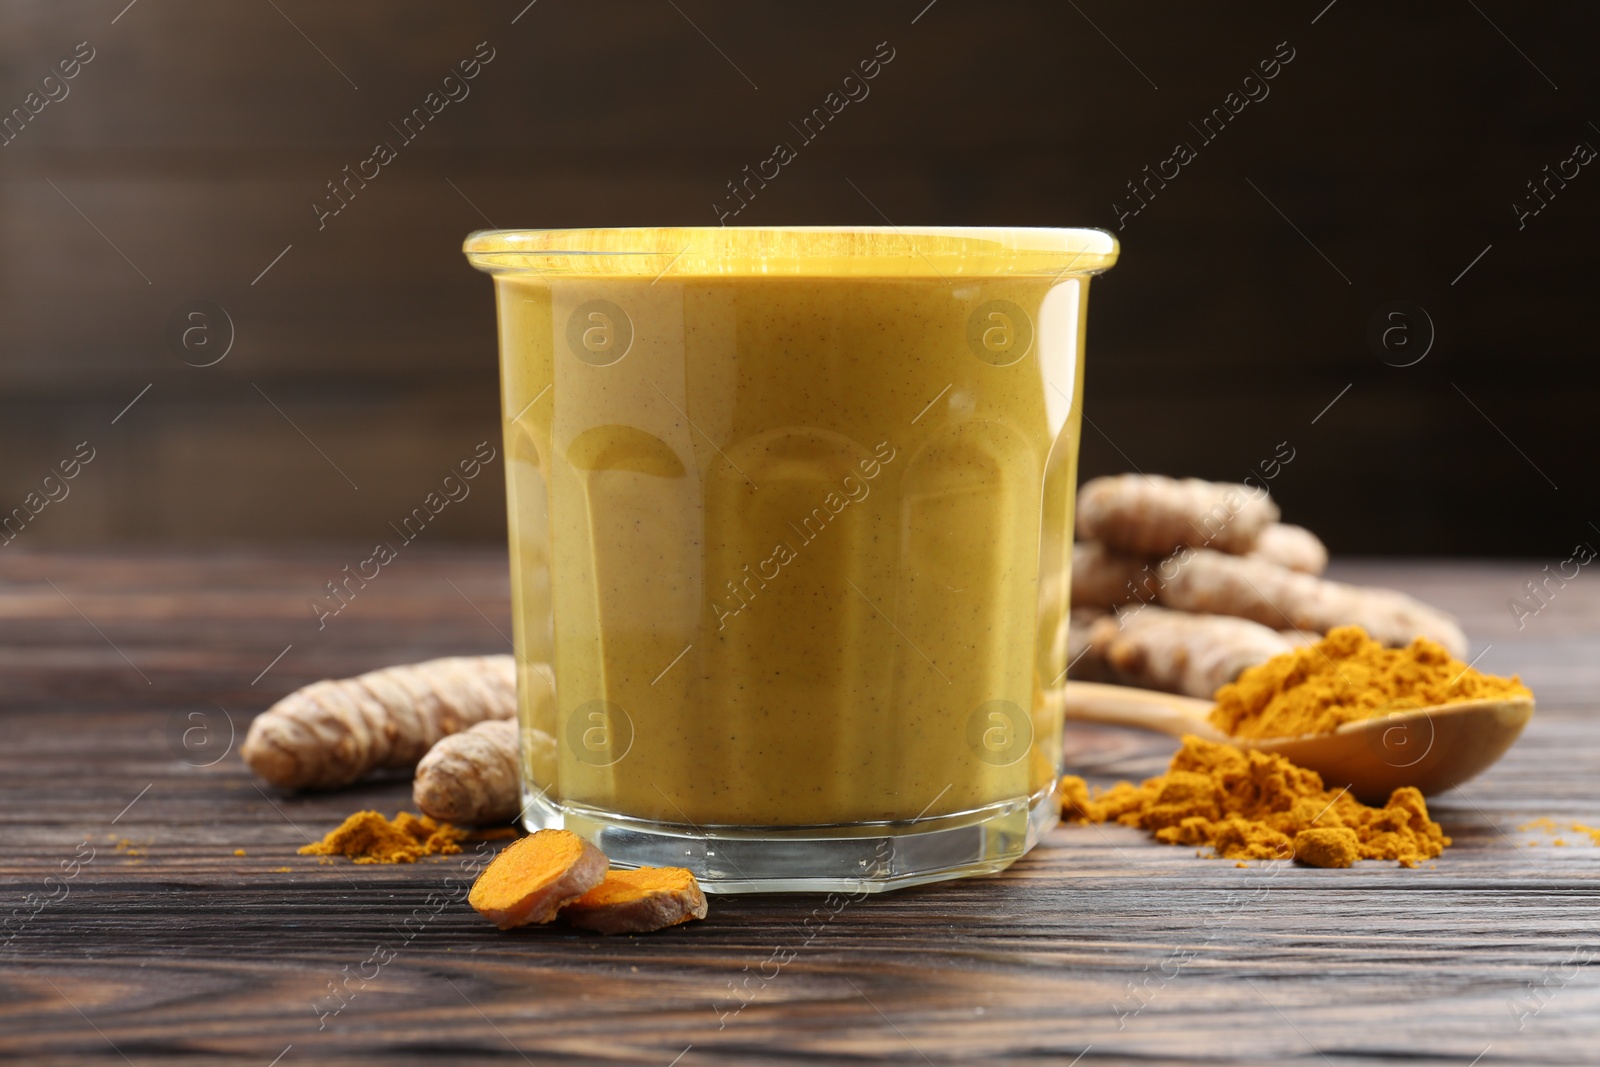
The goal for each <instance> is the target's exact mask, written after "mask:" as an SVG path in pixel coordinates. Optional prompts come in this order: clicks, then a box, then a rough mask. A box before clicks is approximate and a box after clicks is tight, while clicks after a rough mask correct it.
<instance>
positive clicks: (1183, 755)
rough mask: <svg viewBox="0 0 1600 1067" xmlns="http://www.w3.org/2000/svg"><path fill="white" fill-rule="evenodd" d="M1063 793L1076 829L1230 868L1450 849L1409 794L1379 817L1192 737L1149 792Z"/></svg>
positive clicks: (1304, 774) (1260, 759)
mask: <svg viewBox="0 0 1600 1067" xmlns="http://www.w3.org/2000/svg"><path fill="white" fill-rule="evenodd" d="M1061 786H1062V797H1063V809H1064V811H1063V813H1064V814H1065V815H1066V817H1067V818H1069V819H1075V820H1077V821H1080V822H1108V821H1111V820H1115V821H1117V822H1119V823H1122V824H1123V825H1125V826H1138V827H1143V828H1144V829H1146V830H1150V831H1152V832H1154V834H1155V836H1156V840H1157V841H1161V842H1163V843H1164V844H1169V845H1191V846H1193V845H1209V846H1210V847H1211V848H1212V850H1213V851H1214V853H1215V855H1216V856H1217V857H1222V858H1227V859H1234V860H1249V859H1290V858H1293V859H1296V860H1298V861H1299V862H1301V863H1305V864H1308V865H1310V866H1314V867H1348V866H1350V865H1351V864H1352V863H1354V862H1355V861H1356V860H1363V859H1386V860H1395V861H1397V862H1398V863H1399V864H1400V865H1401V866H1402V867H1415V866H1416V865H1417V863H1418V862H1419V861H1421V860H1426V859H1432V858H1433V857H1435V856H1437V855H1439V854H1440V853H1441V852H1443V851H1444V848H1445V846H1446V845H1448V844H1450V838H1448V837H1446V836H1445V834H1444V831H1443V830H1442V828H1441V827H1440V826H1439V824H1438V823H1436V822H1434V821H1432V820H1431V819H1429V818H1428V806H1427V803H1426V802H1425V801H1424V800H1423V799H1422V794H1421V793H1419V792H1418V791H1417V790H1416V789H1414V788H1412V787H1410V786H1406V787H1404V788H1401V789H1396V790H1395V791H1394V794H1393V795H1392V796H1390V798H1389V803H1388V804H1387V805H1386V806H1384V807H1382V808H1372V807H1368V806H1367V805H1365V804H1363V803H1361V802H1360V801H1359V800H1357V799H1356V798H1355V797H1353V796H1351V795H1350V793H1349V792H1348V791H1347V790H1344V789H1340V790H1338V791H1336V792H1329V791H1328V790H1326V789H1325V788H1324V787H1323V784H1322V778H1321V777H1320V776H1319V775H1318V774H1317V773H1316V772H1315V771H1309V770H1306V769H1305V768H1303V767H1297V766H1295V765H1294V764H1292V763H1290V762H1289V761H1288V760H1286V759H1284V758H1283V757H1282V756H1280V755H1277V754H1276V753H1266V752H1257V751H1249V752H1246V751H1242V750H1240V749H1237V748H1234V747H1233V746H1232V745H1224V744H1217V743H1214V742H1210V741H1204V740H1201V739H1200V738H1198V737H1192V736H1191V737H1185V738H1184V739H1183V747H1182V748H1181V749H1179V750H1178V752H1177V754H1176V755H1175V756H1173V757H1172V764H1171V766H1170V767H1169V768H1168V769H1167V773H1166V774H1164V775H1161V776H1160V777H1157V778H1151V779H1148V780H1146V781H1145V782H1143V783H1142V784H1140V785H1133V784H1132V783H1130V782H1118V783H1117V784H1116V785H1115V786H1113V787H1112V788H1111V789H1109V790H1106V791H1105V792H1103V793H1101V794H1100V795H1099V796H1093V797H1091V796H1090V793H1089V787H1088V784H1087V783H1085V782H1084V780H1083V779H1082V778H1077V777H1073V776H1071V775H1069V776H1067V777H1065V778H1063V779H1062V780H1061Z"/></svg>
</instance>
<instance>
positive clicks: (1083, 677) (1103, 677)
mask: <svg viewBox="0 0 1600 1067" xmlns="http://www.w3.org/2000/svg"><path fill="white" fill-rule="evenodd" d="M1106 617H1107V615H1106V613H1105V612H1104V611H1101V610H1100V609H1099V608H1079V607H1074V608H1073V609H1072V610H1071V611H1070V612H1068V613H1067V616H1066V618H1064V619H1062V620H1061V628H1060V629H1059V630H1057V631H1056V650H1055V654H1056V657H1057V662H1060V663H1064V664H1066V666H1067V677H1069V678H1071V679H1072V680H1073V681H1075V682H1112V681H1116V680H1117V679H1116V677H1115V676H1114V675H1113V674H1112V672H1111V669H1110V668H1109V667H1108V666H1107V665H1106V662H1105V660H1104V659H1103V658H1102V657H1101V656H1099V655H1098V654H1097V653H1096V651H1095V648H1094V644H1093V641H1092V640H1091V637H1092V635H1093V633H1094V624H1095V623H1097V622H1099V621H1100V620H1101V619H1104V618H1106Z"/></svg>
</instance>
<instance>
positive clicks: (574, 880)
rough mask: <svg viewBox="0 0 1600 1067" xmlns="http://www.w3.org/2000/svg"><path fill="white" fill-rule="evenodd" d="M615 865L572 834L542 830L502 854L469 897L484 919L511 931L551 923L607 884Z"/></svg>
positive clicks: (474, 884)
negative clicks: (593, 890) (600, 885)
mask: <svg viewBox="0 0 1600 1067" xmlns="http://www.w3.org/2000/svg"><path fill="white" fill-rule="evenodd" d="M610 865H611V861H610V860H608V859H606V856H605V853H603V852H601V851H600V850H599V849H598V848H595V847H594V846H593V845H591V844H590V843H589V842H587V841H585V840H584V839H583V838H581V837H579V836H578V835H577V834H575V833H573V832H571V831H570V830H540V831H539V832H537V833H533V834H529V835H528V836H527V837H524V838H521V839H520V840H517V841H513V842H512V843H511V844H509V845H507V846H506V847H505V848H504V849H502V850H501V851H500V854H499V855H498V856H496V857H495V858H494V859H493V861H491V862H490V864H489V866H487V867H485V868H484V870H483V873H482V874H480V875H478V880H477V881H476V882H474V883H473V884H472V891H471V892H470V893H468V894H467V902H468V903H469V904H471V905H472V906H473V907H474V908H476V909H477V910H478V913H479V914H481V915H482V916H483V917H484V918H486V919H488V920H489V921H490V922H492V923H494V924H495V925H496V926H498V927H500V929H502V930H509V929H511V928H512V927H513V926H524V925H526V924H528V923H547V922H549V921H550V920H551V919H554V918H555V917H556V912H558V911H560V910H561V909H562V908H563V907H565V906H566V905H568V904H571V903H572V902H573V901H575V900H577V899H578V898H579V897H581V896H583V894H585V893H587V892H588V891H589V890H591V889H593V888H594V887H595V886H597V885H599V884H600V883H601V882H602V881H604V879H605V876H606V869H607V868H608V867H609V866H610Z"/></svg>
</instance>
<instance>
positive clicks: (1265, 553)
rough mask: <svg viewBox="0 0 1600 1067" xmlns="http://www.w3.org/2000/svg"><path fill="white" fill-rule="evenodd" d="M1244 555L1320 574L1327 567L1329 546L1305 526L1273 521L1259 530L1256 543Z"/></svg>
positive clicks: (1304, 572)
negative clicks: (1259, 534)
mask: <svg viewBox="0 0 1600 1067" xmlns="http://www.w3.org/2000/svg"><path fill="white" fill-rule="evenodd" d="M1245 555H1247V556H1250V557H1251V558H1252V559H1264V560H1267V561H1268V562H1271V563H1276V564H1277V565H1278V566H1280V567H1287V568H1288V569H1289V570H1292V571H1300V572H1301V573H1302V574H1321V573H1322V572H1323V571H1325V570H1327V569H1328V546H1327V545H1324V544H1323V543H1322V539H1321V538H1320V537H1318V536H1317V535H1316V534H1314V533H1312V532H1311V531H1310V530H1308V529H1306V528H1305V527H1304V526H1291V525H1289V524H1288V523H1283V522H1275V523H1273V524H1272V525H1271V526H1268V527H1267V528H1266V529H1265V530H1262V531H1261V536H1260V537H1259V538H1257V539H1256V546H1255V547H1254V548H1252V549H1251V550H1250V551H1249V552H1247V553H1245Z"/></svg>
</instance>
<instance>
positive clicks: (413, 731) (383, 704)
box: [242, 656, 517, 789]
mask: <svg viewBox="0 0 1600 1067" xmlns="http://www.w3.org/2000/svg"><path fill="white" fill-rule="evenodd" d="M516 710H517V687H516V669H515V667H514V666H513V661H512V658H511V657H510V656H457V657H451V658H448V659H435V660H429V661H428V662H426V663H416V664H408V665H406V666H400V667H386V668H384V669H382V670H377V671H370V672H368V673H367V674H363V675H361V676H359V677H357V678H345V679H341V680H338V681H323V682H316V683H314V684H312V685H308V686H306V687H305V688H304V689H300V690H298V691H296V692H294V693H290V694H289V695H288V696H286V697H284V698H283V699H282V700H280V701H278V702H277V703H276V704H274V705H273V706H272V707H270V708H268V709H267V710H266V711H265V712H263V713H262V714H260V715H258V716H256V719H255V721H254V722H252V723H251V724H250V732H249V734H248V736H246V738H245V742H244V748H243V749H242V754H243V756H244V760H245V762H246V763H248V764H249V765H250V769H251V770H253V771H255V772H256V774H258V775H260V776H261V777H262V778H264V779H266V780H267V781H269V782H271V783H272V784H273V785H276V786H281V787H283V788H286V789H298V788H308V787H309V788H323V789H325V788H332V787H335V786H341V785H348V784H349V783H351V782H353V781H355V780H356V779H357V778H360V777H361V776H362V775H364V774H366V773H368V772H369V771H375V770H380V769H386V768H398V767H411V766H413V765H415V763H416V762H417V760H418V759H420V758H421V757H422V755H423V753H425V752H427V751H428V749H429V748H431V747H433V744H434V742H436V741H438V740H439V738H441V737H443V736H445V735H446V734H453V733H456V732H457V731H460V730H464V729H466V728H467V727H469V726H472V725H474V724H476V723H478V722H481V721H483V720H484V719H509V718H511V717H512V716H514V715H515V714H516Z"/></svg>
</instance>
